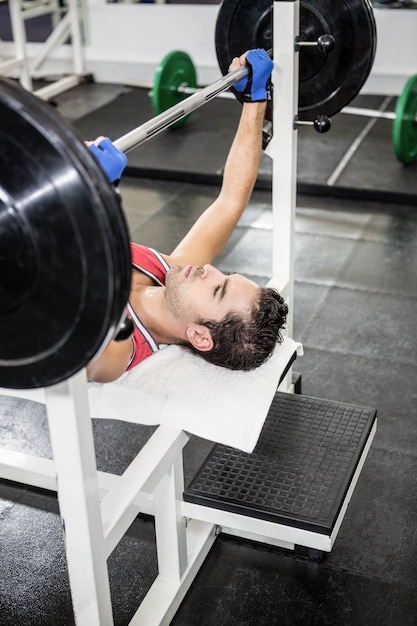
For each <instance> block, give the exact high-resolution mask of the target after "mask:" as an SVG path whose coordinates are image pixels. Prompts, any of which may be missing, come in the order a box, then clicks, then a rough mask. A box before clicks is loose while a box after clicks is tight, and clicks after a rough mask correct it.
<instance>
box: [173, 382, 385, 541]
mask: <svg viewBox="0 0 417 626" xmlns="http://www.w3.org/2000/svg"><path fill="white" fill-rule="evenodd" d="M375 420H376V411H375V410H374V409H370V408H365V407H358V406H354V405H349V404H342V403H339V402H331V401H327V400H321V399H318V398H312V397H308V396H300V395H292V394H287V393H281V392H277V394H276V395H275V397H274V400H273V401H272V404H271V408H270V411H269V413H268V416H267V418H266V421H265V424H264V427H263V429H262V432H261V435H260V438H259V440H258V444H257V446H256V448H255V450H254V451H253V452H252V453H251V454H248V453H245V452H242V451H240V450H236V449H235V448H231V447H228V446H224V445H221V444H216V445H215V446H214V448H213V449H212V451H211V453H210V454H209V456H208V457H207V459H206V460H205V462H204V463H203V465H202V466H201V467H200V469H199V471H198V472H197V474H196V476H195V477H194V479H193V480H192V481H191V483H190V485H189V487H188V488H187V489H186V491H185V493H184V500H185V501H187V502H192V503H194V504H200V505H203V506H207V507H211V508H216V509H221V510H223V511H229V512H232V513H238V514H241V515H245V516H250V517H255V518H258V519H263V520H267V521H271V522H276V523H280V524H285V525H287V526H293V527H297V528H301V529H305V530H311V531H313V532H317V533H322V534H329V535H330V534H331V532H332V529H333V527H334V525H335V523H336V520H337V517H338V515H339V512H340V509H341V507H342V505H343V502H344V500H345V496H346V493H347V491H348V489H349V485H350V483H351V481H352V478H353V475H354V473H355V470H356V468H357V466H358V463H359V461H360V459H361V456H362V453H363V451H364V448H365V446H366V442H367V440H368V438H369V436H370V434H371V431H372V427H373V425H374V422H375Z"/></svg>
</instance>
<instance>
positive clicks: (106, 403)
mask: <svg viewBox="0 0 417 626" xmlns="http://www.w3.org/2000/svg"><path fill="white" fill-rule="evenodd" d="M295 352H296V353H297V354H298V355H302V354H303V348H302V345H301V344H300V343H297V342H295V341H294V340H293V339H290V338H289V337H286V338H285V339H284V341H283V343H282V344H280V345H279V346H277V348H276V350H275V352H274V354H273V355H272V356H271V358H270V359H269V360H268V361H267V362H266V363H264V364H263V365H261V366H260V367H258V368H257V369H256V370H253V371H251V372H235V371H231V370H227V369H225V368H223V367H218V366H215V365H211V364H210V363H207V362H206V361H204V360H203V359H202V358H201V357H199V356H197V355H195V354H193V353H191V352H190V351H189V350H187V349H186V348H183V347H180V346H174V345H170V346H167V347H165V348H163V349H162V350H160V351H159V352H157V353H156V354H154V355H152V356H151V357H149V358H148V359H146V360H145V361H143V363H141V364H140V365H138V366H136V367H135V368H133V369H132V370H130V371H129V372H126V373H125V374H123V376H121V377H120V378H119V379H118V380H116V381H114V382H112V383H104V384H101V383H89V384H88V393H89V402H90V413H91V416H92V417H97V418H103V419H114V420H122V421H127V422H134V423H138V424H147V425H159V424H171V425H174V426H176V427H178V428H181V429H182V430H184V431H186V432H188V433H192V434H194V435H197V436H199V437H202V438H204V439H208V440H210V441H215V442H217V443H223V444H225V445H228V446H232V447H234V448H239V449H241V450H243V451H245V452H252V451H253V449H254V447H255V446H256V443H257V441H258V438H259V435H260V432H261V430H262V426H263V424H264V421H265V419H266V416H267V414H268V411H269V407H270V405H271V402H272V399H273V397H274V394H275V392H276V390H277V387H278V383H279V380H280V378H281V375H282V373H283V372H284V370H285V368H286V367H287V365H288V363H289V361H290V360H291V358H292V356H293V354H294V353H295ZM0 393H2V394H3V395H10V396H18V397H26V398H28V399H32V400H36V401H39V402H45V395H44V391H43V389H35V390H8V389H1V390H0Z"/></svg>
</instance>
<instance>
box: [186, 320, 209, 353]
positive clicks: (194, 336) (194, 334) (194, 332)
mask: <svg viewBox="0 0 417 626" xmlns="http://www.w3.org/2000/svg"><path fill="white" fill-rule="evenodd" d="M185 336H186V337H187V339H188V341H189V342H190V343H191V345H192V346H193V347H194V348H195V349H196V350H200V352H208V351H209V350H212V349H213V346H214V342H213V338H212V336H211V334H210V331H209V329H208V328H207V327H206V326H203V325H200V324H198V325H197V324H196V325H193V326H188V327H187V329H186V331H185Z"/></svg>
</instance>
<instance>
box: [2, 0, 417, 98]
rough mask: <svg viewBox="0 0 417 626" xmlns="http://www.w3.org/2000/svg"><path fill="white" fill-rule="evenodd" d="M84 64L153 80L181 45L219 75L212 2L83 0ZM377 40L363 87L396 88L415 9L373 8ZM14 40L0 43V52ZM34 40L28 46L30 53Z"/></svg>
mask: <svg viewBox="0 0 417 626" xmlns="http://www.w3.org/2000/svg"><path fill="white" fill-rule="evenodd" d="M86 2H87V4H86V9H85V15H86V25H87V45H86V47H85V51H84V57H85V68H86V71H87V72H92V73H93V74H94V76H95V78H96V80H97V81H108V82H118V83H124V82H130V81H139V82H147V83H152V81H153V77H154V73H155V70H156V68H157V66H158V63H159V62H160V61H161V60H162V58H163V57H164V56H165V54H166V53H167V52H170V51H171V50H175V49H181V50H185V51H186V52H188V53H189V54H190V56H191V57H192V58H193V60H194V62H195V64H196V67H197V72H198V80H199V83H200V84H202V85H204V84H208V83H211V82H213V81H215V80H216V79H217V78H218V77H219V67H218V64H217V58H216V52H215V24H216V18H217V13H218V6H216V5H172V4H169V5H162V4H159V5H158V4H107V3H106V2H105V0H86ZM375 19H376V23H377V33H378V45H377V53H376V58H375V62H374V65H373V69H372V72H371V76H370V78H369V79H368V81H367V83H366V85H365V86H364V88H363V92H365V93H400V91H401V89H402V88H403V86H404V83H405V81H406V80H407V78H408V77H409V76H411V75H412V74H415V73H417V10H413V9H399V10H395V9H375ZM11 46H12V44H5V43H0V52H3V51H6V52H10V51H11V48H10V47H11ZM37 49H38V46H37V44H31V45H30V46H29V53H30V54H34V53H35V52H36V50H37ZM67 59H68V46H65V47H61V48H60V49H59V50H57V51H56V52H55V53H54V55H53V60H52V61H48V63H47V65H46V66H45V68H46V70H47V71H52V72H53V71H58V72H62V71H68V69H69V67H70V66H69V62H68V60H67Z"/></svg>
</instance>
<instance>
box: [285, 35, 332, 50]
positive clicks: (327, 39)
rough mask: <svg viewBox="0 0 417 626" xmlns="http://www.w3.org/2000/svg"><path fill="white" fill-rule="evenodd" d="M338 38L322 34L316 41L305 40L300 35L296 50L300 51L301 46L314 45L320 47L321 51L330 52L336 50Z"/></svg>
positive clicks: (296, 42)
mask: <svg viewBox="0 0 417 626" xmlns="http://www.w3.org/2000/svg"><path fill="white" fill-rule="evenodd" d="M335 44H336V39H335V38H334V37H333V35H320V37H318V38H317V39H316V40H315V41H303V40H301V39H300V38H299V37H297V38H296V40H295V51H296V52H298V51H299V50H300V48H306V47H309V46H310V47H314V48H318V49H319V50H320V51H321V52H324V53H325V54H328V53H329V52H332V51H333V50H334V47H335Z"/></svg>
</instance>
